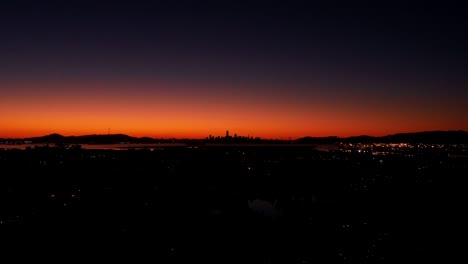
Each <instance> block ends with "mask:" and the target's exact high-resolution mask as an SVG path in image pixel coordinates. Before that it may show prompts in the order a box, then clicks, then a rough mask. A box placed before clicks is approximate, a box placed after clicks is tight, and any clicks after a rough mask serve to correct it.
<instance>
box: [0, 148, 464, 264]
mask: <svg viewBox="0 0 468 264" xmlns="http://www.w3.org/2000/svg"><path fill="white" fill-rule="evenodd" d="M0 168H1V177H0V197H1V200H0V222H1V223H0V232H1V234H2V238H3V240H4V241H5V242H6V244H7V246H5V247H4V248H3V249H4V253H11V254H12V255H14V256H15V257H16V258H18V259H21V258H28V259H29V258H30V257H34V258H35V259H37V260H39V259H43V260H48V259H50V260H53V259H55V260H59V261H61V262H64V263H67V262H69V261H72V260H77V259H78V260H85V261H94V260H96V261H98V260H102V261H105V262H111V261H120V260H124V259H128V260H129V261H132V262H136V263H140V262H145V263H146V262H148V263H149V262H153V263H191V262H196V263H198V262H200V263H400V262H402V261H410V262H413V263H424V262H426V261H429V260H433V259H434V258H435V257H442V259H448V258H450V257H453V256H454V254H456V252H457V246H456V243H455V242H454V239H455V238H456V236H457V235H456V234H457V233H458V231H459V228H460V227H461V223H462V220H461V219H462V218H461V216H462V215H463V214H462V208H463V207H459V206H460V204H461V203H460V201H461V200H462V194H463V189H464V187H463V186H462V185H461V184H460V183H461V182H462V178H463V177H466V175H468V159H466V158H465V157H463V156H461V157H455V158H454V157H449V156H448V155H447V154H446V153H438V152H430V153H429V152H428V153H424V152H418V153H411V154H408V153H406V154H405V153H400V154H398V155H385V156H380V155H372V154H369V153H367V154H361V153H357V152H352V153H345V152H340V151H334V152H320V151H316V150H314V149H313V148H311V147H298V146H296V147H294V146H279V147H268V146H261V147H253V146H243V147H240V146H225V147H222V146H217V147H199V148H196V147H168V148H165V149H155V150H122V151H115V150H84V149H60V148H37V149H29V150H1V151H0ZM13 252H20V253H18V254H17V253H13Z"/></svg>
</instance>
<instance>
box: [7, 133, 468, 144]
mask: <svg viewBox="0 0 468 264" xmlns="http://www.w3.org/2000/svg"><path fill="white" fill-rule="evenodd" d="M2 140H7V139H2ZM8 140H27V141H31V142H32V143H52V144H116V143H161V142H184V143H190V142H191V141H196V142H202V141H203V140H199V139H197V140H196V139H179V140H176V139H160V138H158V139H156V138H151V137H132V136H129V135H125V134H93V135H82V136H63V135H60V134H57V133H53V134H50V135H45V136H41V137H30V138H22V139H8ZM260 141H261V139H260ZM264 141H266V142H267V141H268V142H269V140H264ZM278 141H280V140H276V142H278ZM256 142H257V143H258V140H257V141H256ZM282 142H285V143H286V142H287V143H294V144H334V143H337V142H344V143H400V142H406V143H452V144H455V143H468V132H467V131H462V130H451V131H422V132H413V133H398V134H393V135H386V136H381V137H374V136H368V135H361V136H352V137H343V138H341V137H337V136H328V137H311V136H307V137H302V138H298V139H296V140H292V141H290V140H283V141H282Z"/></svg>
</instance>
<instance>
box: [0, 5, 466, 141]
mask: <svg viewBox="0 0 468 264" xmlns="http://www.w3.org/2000/svg"><path fill="white" fill-rule="evenodd" d="M31 2H32V3H28V2H27V1H16V3H15V4H6V3H3V2H2V3H0V34H1V35H0V36H1V38H0V39H1V41H0V138H8V137H14V138H18V137H32V136H42V135H46V134H51V133H60V134H63V135H84V134H107V133H108V132H109V129H110V132H111V133H123V134H128V135H131V136H139V137H140V136H149V137H157V138H159V137H176V138H182V137H190V138H204V137H206V136H208V135H209V134H212V135H215V136H217V135H224V133H225V131H226V130H229V131H230V132H231V134H234V133H237V134H238V135H251V136H259V137H263V138H289V137H291V138H298V137H304V136H331V135H333V136H341V137H346V136H354V135H363V134H367V135H374V136H381V135H386V134H393V133H400V132H415V131H427V130H468V86H467V84H468V67H467V66H468V64H467V62H468V30H467V28H468V27H467V26H468V19H467V18H466V12H467V11H468V10H467V9H466V8H463V7H458V6H453V5H452V6H450V7H449V6H448V4H447V6H443V5H442V4H441V3H443V2H439V3H438V4H437V5H430V4H427V3H426V4H424V3H425V2H421V3H423V4H420V5H416V4H414V5H411V4H408V3H405V4H401V5H399V4H398V3H397V1H392V2H388V3H391V4H388V5H384V4H382V3H384V1H375V2H379V3H380V4H379V6H375V5H374V6H369V5H367V6H364V5H360V4H358V3H351V1H348V4H347V5H338V4H333V5H332V4H319V3H320V1H282V2H281V1H258V2H256V3H255V4H252V2H253V1H213V2H208V1H159V2H158V1H153V2H151V1H141V2H140V3H137V2H138V1H127V2H125V1H101V2H100V3H99V4H97V3H96V2H98V1H88V2H87V1H76V2H75V1H31ZM61 2H63V3H61ZM175 2H177V4H175ZM308 2H314V3H315V4H313V5H312V4H307V3H308ZM323 2H324V3H325V2H327V1H323Z"/></svg>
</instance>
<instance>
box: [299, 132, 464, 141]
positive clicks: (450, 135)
mask: <svg viewBox="0 0 468 264" xmlns="http://www.w3.org/2000/svg"><path fill="white" fill-rule="evenodd" d="M296 142H300V143H304V144H333V143H337V142H345V143H401V142H405V143H452V144H456V143H468V132H466V131H462V130H451V131H422V132H413V133H398V134H393V135H386V136H381V137H374V136H368V135H361V136H353V137H345V138H340V137H303V138H299V139H297V140H296Z"/></svg>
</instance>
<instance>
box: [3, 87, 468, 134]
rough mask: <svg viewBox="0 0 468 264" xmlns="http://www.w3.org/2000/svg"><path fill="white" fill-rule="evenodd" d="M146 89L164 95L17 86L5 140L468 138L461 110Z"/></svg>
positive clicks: (7, 100) (7, 106)
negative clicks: (432, 133)
mask: <svg viewBox="0 0 468 264" xmlns="http://www.w3.org/2000/svg"><path fill="white" fill-rule="evenodd" d="M10 85H12V84H10ZM93 85H94V86H93ZM143 85H147V86H149V87H163V88H165V89H163V90H162V89H149V88H148V89H146V90H144V89H143V90H138V91H134V92H132V91H133V90H132V88H131V86H130V84H125V83H124V84H113V83H107V84H105V85H104V84H88V85H85V84H75V85H68V86H67V85H63V84H60V83H49V84H47V85H46V84H44V83H40V84H32V83H29V84H28V83H25V84H21V85H16V86H15V87H13V88H12V89H11V90H12V91H13V92H11V93H9V94H5V95H3V96H2V97H1V98H0V113H2V114H1V115H0V138H23V137H34V136H43V135H47V134H51V133H59V134H62V135H65V136H70V135H88V134H107V133H108V129H109V128H110V132H111V134H127V135H130V136H135V137H144V136H148V137H153V138H205V137H207V136H209V135H210V134H211V135H213V136H224V135H225V132H226V130H229V131H230V133H231V135H234V134H235V133H236V134H237V135H239V136H247V135H250V136H253V137H261V138H278V139H280V138H283V139H288V138H292V139H295V138H300V137H304V136H314V137H321V136H339V137H348V136H357V135H372V136H383V135H388V134H394V133H400V132H416V131H427V130H468V123H467V122H465V123H463V122H461V120H464V119H465V117H464V114H466V113H463V112H460V111H457V108H456V107H453V108H452V109H450V108H447V107H446V108H444V109H446V110H444V111H446V112H437V113H431V112H430V108H416V107H410V106H408V105H409V104H401V105H399V106H398V107H395V106H393V105H392V102H391V101H390V102H389V101H388V100H385V101H381V102H378V103H375V102H373V101H371V100H369V99H368V98H358V99H356V98H355V99H353V100H352V102H349V101H350V99H349V98H332V99H330V98H326V97H324V98H320V97H318V96H310V98H306V99H308V100H305V99H303V98H301V100H298V99H297V96H296V97H295V96H294V95H289V94H287V93H285V94H280V95H268V94H267V95H266V96H259V95H257V94H255V93H253V92H248V91H241V92H237V90H236V89H234V88H235V87H234V88H232V89H231V88H230V87H228V89H223V90H219V94H216V93H215V94H210V92H209V91H216V89H214V88H213V87H208V88H209V89H208V88H207V89H206V90H205V91H202V92H200V90H197V89H196V88H197V87H195V88H193V87H192V88H193V89H191V90H190V89H188V90H187V92H185V93H181V91H185V90H183V89H182V88H181V87H179V86H180V85H179V86H178V85H177V84H167V83H148V84H143ZM171 85H172V86H171ZM61 87H65V88H67V89H64V88H61ZM70 87H72V88H70ZM80 87H83V88H80ZM68 88H69V89H68ZM110 88H112V89H110ZM210 89H211V90H210ZM171 90H175V91H174V92H171ZM119 91H120V92H119ZM161 91H165V92H164V93H163V92H161ZM303 97H304V98H305V97H307V96H306V95H304V96H303ZM369 102H372V103H369ZM423 103H424V102H423ZM389 109H392V111H389ZM428 109H429V110H428ZM460 125H462V126H460Z"/></svg>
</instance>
